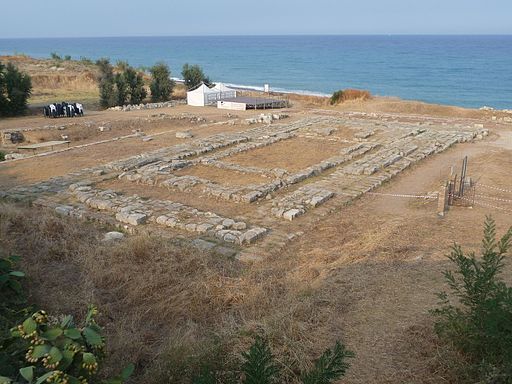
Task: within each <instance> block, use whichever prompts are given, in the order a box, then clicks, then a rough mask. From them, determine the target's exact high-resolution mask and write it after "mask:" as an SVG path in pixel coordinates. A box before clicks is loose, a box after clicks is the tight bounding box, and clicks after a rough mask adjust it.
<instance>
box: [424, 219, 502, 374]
mask: <svg viewBox="0 0 512 384" xmlns="http://www.w3.org/2000/svg"><path fill="white" fill-rule="evenodd" d="M511 241H512V227H511V228H510V229H509V230H508V232H507V233H506V234H505V235H504V236H503V237H502V238H501V239H500V240H499V241H497V240H496V225H495V223H494V221H493V220H492V219H491V218H490V217H487V219H486V221H485V224H484V239H483V242H482V256H481V258H477V257H476V255H475V253H474V252H469V253H467V254H464V252H463V250H462V248H461V247H460V246H459V245H457V244H455V245H454V246H453V247H452V250H451V253H450V255H449V259H450V260H451V261H452V262H453V263H454V264H455V266H456V270H455V272H452V271H445V272H444V276H445V279H446V281H447V283H448V286H449V287H450V290H451V295H450V296H449V295H448V294H447V293H446V292H442V293H440V294H439V298H440V299H441V304H440V307H439V308H437V309H435V310H434V311H433V314H434V315H435V316H436V318H437V320H436V324H435V327H436V331H437V333H438V335H439V336H440V337H441V339H442V340H445V341H446V342H448V343H450V344H452V345H453V346H455V348H456V349H457V350H458V351H460V352H461V353H462V355H463V356H464V357H465V358H466V359H467V362H466V363H467V366H466V367H467V368H469V370H470V372H468V373H469V376H471V377H472V379H473V380H477V381H479V382H482V383H512V287H508V286H507V285H506V284H505V283H504V282H503V281H502V280H501V279H500V278H499V275H500V273H501V272H502V270H503V267H504V258H505V255H506V253H507V252H508V250H509V248H510V246H511Z"/></svg>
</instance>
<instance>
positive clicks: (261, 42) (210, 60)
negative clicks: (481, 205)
mask: <svg viewBox="0 0 512 384" xmlns="http://www.w3.org/2000/svg"><path fill="white" fill-rule="evenodd" d="M52 52H55V53H57V54H59V55H61V56H65V55H70V56H71V57H72V58H73V59H80V58H82V57H85V58H89V59H92V60H96V59H98V58H102V57H108V58H110V59H111V61H112V62H113V63H115V62H116V61H118V60H125V61H128V63H129V64H131V65H132V66H135V67H141V66H145V67H148V66H151V65H153V64H154V63H156V62H160V61H163V62H165V63H167V64H168V65H169V66H170V68H171V72H172V76H174V77H176V78H179V77H180V72H181V68H182V66H183V64H185V63H190V64H199V65H200V66H201V67H202V68H203V70H204V72H205V73H206V74H207V75H208V76H209V77H210V79H211V80H213V81H215V82H224V83H228V84H233V85H236V86H240V87H246V88H254V89H263V86H264V84H269V85H270V89H271V90H273V91H281V92H296V93H304V94H313V95H331V94H332V92H334V91H336V90H339V89H345V88H359V89H366V90H369V91H371V92H372V94H375V95H380V96H396V97H400V98H402V99H411V100H421V101H425V102H429V103H438V104H449V105H457V106H462V107H470V108H480V107H483V106H489V107H493V108H497V109H512V35H505V36H490V35H484V36H476V35H470V36H465V35H450V36H439V35H424V36H423V35H411V36H408V35H389V36H387V35H379V36H368V35H364V36H363V35H333V36H317V35H315V36H298V35H293V36H193V37H192V36H190V37H184V36H173V37H101V38H37V39H35V38H30V39H28V38H27V39H1V38H0V54H1V55H7V54H14V53H22V54H26V55H29V56H32V57H37V58H48V57H50V54H51V53H52Z"/></svg>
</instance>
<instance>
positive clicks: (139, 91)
mask: <svg viewBox="0 0 512 384" xmlns="http://www.w3.org/2000/svg"><path fill="white" fill-rule="evenodd" d="M123 77H124V80H125V82H126V86H127V89H128V94H129V95H130V100H129V102H130V104H140V103H141V102H142V100H144V99H145V98H146V94H147V92H146V89H145V88H144V79H143V78H142V73H140V72H137V71H136V70H135V69H133V68H132V67H130V66H128V67H127V68H126V69H125V70H124V72H123Z"/></svg>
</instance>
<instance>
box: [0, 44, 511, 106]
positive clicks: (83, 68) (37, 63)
mask: <svg viewBox="0 0 512 384" xmlns="http://www.w3.org/2000/svg"><path fill="white" fill-rule="evenodd" d="M0 61H4V62H13V64H15V65H17V66H18V67H20V69H22V70H24V71H25V72H27V73H29V75H31V76H32V77H33V79H38V78H39V79H40V78H42V77H43V78H47V79H50V78H52V77H55V78H56V79H58V80H59V82H60V81H61V80H62V78H68V79H69V83H73V82H74V81H76V80H75V78H79V77H80V76H82V78H81V79H78V80H79V81H82V87H83V89H76V88H75V87H72V89H71V88H69V89H68V87H67V84H66V82H64V83H61V84H60V85H59V86H58V87H55V86H53V85H51V84H49V80H42V81H43V83H41V80H36V84H35V86H34V88H35V89H37V91H36V92H33V97H31V99H33V101H32V100H30V99H29V106H39V105H42V104H43V103H44V102H42V101H40V100H39V99H40V98H41V97H43V96H44V95H45V94H48V93H50V94H51V92H52V91H53V92H56V93H60V92H61V91H63V92H64V93H66V94H67V95H66V96H63V97H68V98H69V97H71V96H70V95H73V94H76V96H73V97H76V98H81V99H84V98H86V99H90V100H92V99H91V97H93V96H94V95H95V94H96V89H97V85H96V84H95V83H94V82H93V80H92V79H91V78H84V77H83V75H84V73H87V72H88V73H90V74H93V72H94V71H95V68H94V67H91V66H89V65H86V64H84V63H83V62H81V61H80V60H70V61H61V62H59V63H57V64H56V63H55V62H54V61H52V59H49V58H35V57H31V56H27V55H22V54H18V55H8V56H5V55H4V56H0ZM45 65H46V67H47V68H46V67H45ZM77 68H79V69H78V70H77ZM171 79H172V80H174V81H175V82H176V83H177V84H183V79H180V78H178V77H173V76H171ZM38 81H39V83H38ZM65 81H67V80H65ZM220 83H223V84H225V85H226V86H228V87H230V88H233V89H235V90H238V91H245V92H258V93H262V94H263V93H264V87H263V86H257V85H250V84H238V83H233V82H220ZM48 91H50V92H48ZM270 94H274V95H285V96H289V97H291V98H296V99H298V100H300V98H305V99H309V101H311V100H314V99H317V100H318V102H322V103H325V104H326V105H327V104H328V100H329V99H330V97H331V95H330V94H326V93H322V92H315V91H309V90H301V89H287V88H281V87H276V88H273V87H272V84H270ZM52 97H53V96H50V95H48V98H49V99H51V98H52ZM94 97H95V96H94ZM184 97H186V96H185V95H181V98H184ZM372 98H373V99H374V100H379V101H387V102H393V103H398V102H400V103H418V104H423V105H425V106H434V107H436V106H437V107H445V108H460V109H464V110H468V111H489V112H496V113H507V114H509V113H512V109H508V108H504V109H498V108H495V107H492V106H489V105H485V104H483V105H481V106H477V107H466V106H461V105H456V104H449V103H439V102H431V101H425V100H421V99H413V98H402V97H400V96H395V95H380V94H374V95H372ZM93 103H94V104H95V102H93Z"/></svg>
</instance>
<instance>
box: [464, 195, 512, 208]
mask: <svg viewBox="0 0 512 384" xmlns="http://www.w3.org/2000/svg"><path fill="white" fill-rule="evenodd" d="M460 199H462V200H466V201H469V202H470V203H473V204H477V205H480V206H482V207H486V208H493V209H498V210H500V211H505V212H512V209H508V208H503V207H499V206H497V205H492V204H487V203H482V202H479V201H473V200H470V199H466V198H465V197H460Z"/></svg>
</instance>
